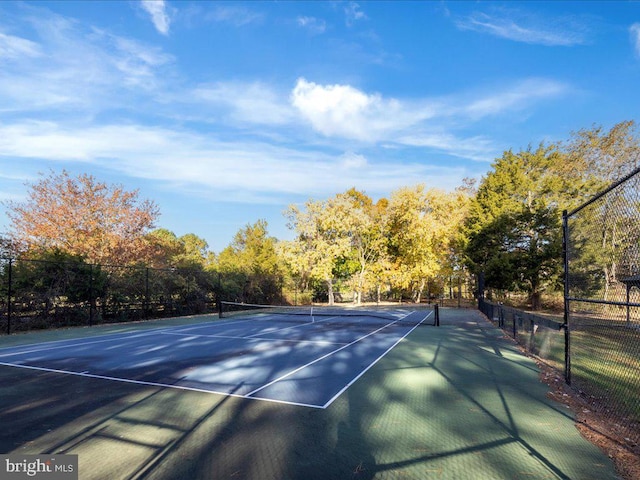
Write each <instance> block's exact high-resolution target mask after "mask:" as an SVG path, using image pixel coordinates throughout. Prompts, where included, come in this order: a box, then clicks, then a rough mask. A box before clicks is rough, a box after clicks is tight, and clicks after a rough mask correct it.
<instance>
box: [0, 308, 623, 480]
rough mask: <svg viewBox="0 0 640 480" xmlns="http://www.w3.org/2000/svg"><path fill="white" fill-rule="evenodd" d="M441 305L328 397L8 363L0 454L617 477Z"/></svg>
mask: <svg viewBox="0 0 640 480" xmlns="http://www.w3.org/2000/svg"><path fill="white" fill-rule="evenodd" d="M440 315H441V317H440V318H441V325H442V326H441V327H432V326H429V327H426V326H425V327H419V328H416V329H415V330H414V331H413V332H412V333H411V334H410V335H409V336H408V337H406V338H405V339H404V340H402V341H401V342H400V343H399V344H398V345H397V346H396V347H395V348H394V349H392V350H391V351H390V352H388V353H387V355H386V356H384V357H383V358H382V359H381V360H380V361H378V362H377V363H376V364H375V365H374V366H373V367H371V368H370V369H369V370H367V371H366V373H365V374H364V375H362V376H361V377H360V378H358V379H357V381H355V382H354V383H353V384H352V385H351V386H350V387H349V388H348V389H347V390H346V391H345V392H343V393H342V395H340V396H339V397H338V398H337V399H336V400H335V401H334V402H333V403H332V404H331V405H330V406H329V407H328V408H326V409H317V408H307V407H300V406H294V405H286V404H279V403H273V402H265V401H259V400H253V399H245V398H236V397H232V396H222V395H218V394H211V393H203V392H195V391H180V390H175V389H168V388H159V387H152V386H142V385H135V384H127V383H120V382H114V381H108V380H103V379H97V378H83V377H77V376H71V375H60V374H56V373H54V372H45V371H42V372H39V371H32V370H25V369H20V368H15V367H11V366H1V367H0V424H1V425H2V432H1V433H0V453H14V452H15V453H67V454H78V455H79V464H80V467H79V472H80V478H81V479H105V480H106V479H109V480H115V479H134V478H136V479H137V478H145V479H207V480H218V479H230V480H231V479H253V480H270V479H273V480H286V479H296V480H297V479H300V480H311V479H318V480H331V479H400V480H402V479H420V480H422V479H456V480H459V479H473V480H475V479H555V478H563V479H576V480H588V479H593V480H606V479H615V478H618V477H617V475H616V473H615V470H614V468H613V464H612V462H610V460H609V459H608V458H607V456H606V455H604V454H603V453H602V452H600V451H599V450H598V449H597V448H596V447H595V446H593V445H591V444H590V443H589V442H588V441H586V440H585V439H583V438H582V437H581V436H580V434H579V432H578V430H577V429H576V428H575V425H574V420H573V417H572V414H571V412H570V411H569V410H568V409H567V408H566V407H565V406H563V405H560V404H558V403H556V402H554V401H552V400H550V399H548V398H547V396H546V393H547V391H548V388H547V386H546V385H544V384H543V383H541V382H540V381H539V379H538V376H539V371H538V368H537V367H536V364H535V363H534V362H533V361H532V360H531V359H529V358H527V357H525V356H523V355H522V354H521V353H520V352H519V350H518V348H517V347H516V346H515V345H514V344H513V342H512V341H510V340H509V339H506V338H504V337H503V335H502V333H501V331H500V330H498V329H496V328H494V327H493V326H492V325H491V324H490V323H489V322H487V321H486V320H485V319H484V317H482V315H481V314H480V313H479V312H477V311H474V310H456V309H441V310H440ZM188 321H198V319H191V320H188ZM145 325H150V324H145ZM118 328H135V327H133V326H125V327H118ZM143 328H148V327H146V326H145V327H143ZM97 331H99V330H92V332H97ZM86 332H87V330H86V329H85V330H84V332H81V331H75V333H74V331H69V332H66V333H64V335H66V336H67V337H69V336H73V335H85V334H86ZM38 335H40V336H44V337H46V338H47V339H49V340H50V339H52V338H53V337H54V336H55V335H54V334H53V333H51V332H47V333H41V334H32V335H22V336H16V337H13V338H6V337H5V338H0V347H4V346H8V345H9V344H16V343H24V342H28V341H30V339H36V338H38ZM58 335H60V334H58ZM34 341H35V340H34Z"/></svg>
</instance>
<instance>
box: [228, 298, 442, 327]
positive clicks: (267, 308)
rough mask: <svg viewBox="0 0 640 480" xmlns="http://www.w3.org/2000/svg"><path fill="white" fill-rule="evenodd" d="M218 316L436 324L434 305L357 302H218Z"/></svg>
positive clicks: (331, 323) (347, 323) (327, 322)
mask: <svg viewBox="0 0 640 480" xmlns="http://www.w3.org/2000/svg"><path fill="white" fill-rule="evenodd" d="M219 316H220V318H254V319H256V320H260V321H275V322H296V323H318V324H324V325H327V326H334V327H340V326H354V325H366V326H371V325H389V326H393V325H397V326H404V327H406V326H407V325H411V326H413V325H436V315H435V314H434V308H433V306H425V307H419V308H415V307H413V308H393V307H366V308H365V307H357V306H353V307H351V306H333V307H329V306H317V305H304V306H291V305H257V304H250V303H241V302H228V301H222V302H220V309H219Z"/></svg>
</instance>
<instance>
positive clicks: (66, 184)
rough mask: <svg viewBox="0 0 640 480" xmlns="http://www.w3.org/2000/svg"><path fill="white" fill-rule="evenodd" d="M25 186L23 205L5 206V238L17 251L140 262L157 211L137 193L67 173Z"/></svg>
mask: <svg viewBox="0 0 640 480" xmlns="http://www.w3.org/2000/svg"><path fill="white" fill-rule="evenodd" d="M29 187H30V189H29V193H28V198H27V200H26V201H24V202H7V206H8V207H9V208H8V216H9V219H10V221H11V231H10V236H11V239H12V241H13V242H14V244H15V245H18V246H19V248H20V249H21V250H23V251H24V250H26V251H28V252H41V251H50V250H61V251H64V252H67V253H70V254H72V255H79V256H82V257H83V258H85V260H86V261H88V262H91V263H101V264H129V263H134V262H139V261H145V259H146V256H147V252H148V241H147V240H146V239H145V235H146V234H147V233H149V232H150V231H151V229H153V228H154V223H155V221H156V219H157V218H158V216H159V214H160V213H159V210H158V207H157V206H156V204H155V203H154V202H152V201H150V200H140V199H139V197H138V190H134V191H126V190H125V189H124V188H123V187H122V186H120V185H108V184H106V183H103V182H99V181H97V180H96V179H95V178H94V177H93V176H91V175H86V174H81V175H78V176H77V177H75V178H74V177H71V176H70V175H69V173H68V172H67V171H62V173H59V174H56V173H55V172H51V173H50V174H49V175H48V176H43V178H42V179H41V180H40V181H38V182H36V183H34V184H32V185H29Z"/></svg>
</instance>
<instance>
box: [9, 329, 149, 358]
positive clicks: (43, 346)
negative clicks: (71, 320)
mask: <svg viewBox="0 0 640 480" xmlns="http://www.w3.org/2000/svg"><path fill="white" fill-rule="evenodd" d="M128 333H130V332H128ZM151 333H154V334H156V333H157V332H140V333H136V334H134V335H131V334H129V335H124V339H126V340H128V339H135V338H139V337H146V336H149V335H150V334H151ZM114 335H117V334H115V333H113V334H108V335H107V336H109V337H113V336H114ZM103 336H104V335H100V336H99V337H103ZM92 338H95V337H92ZM73 340H74V339H68V340H53V341H51V342H43V343H36V344H27V345H16V346H13V347H5V348H3V349H2V350H8V349H20V348H29V347H31V350H19V351H16V352H12V353H3V354H0V357H11V356H13V355H22V354H23V353H36V352H42V351H47V352H48V351H49V350H55V349H57V348H67V347H83V346H84V345H92V344H94V343H104V342H115V341H116V340H122V338H120V337H119V338H103V339H102V340H90V339H87V341H84V342H76V343H65V344H64V345H58V346H56V347H51V346H50V345H51V344H52V343H60V342H71V341H73Z"/></svg>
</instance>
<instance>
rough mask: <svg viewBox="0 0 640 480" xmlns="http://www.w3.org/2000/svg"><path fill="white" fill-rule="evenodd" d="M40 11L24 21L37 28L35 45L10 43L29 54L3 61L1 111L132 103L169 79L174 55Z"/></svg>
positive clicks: (91, 108)
mask: <svg viewBox="0 0 640 480" xmlns="http://www.w3.org/2000/svg"><path fill="white" fill-rule="evenodd" d="M36 13H37V15H33V16H31V17H29V19H28V20H25V23H26V22H27V21H28V22H30V25H28V26H30V27H32V28H33V29H34V30H35V31H36V32H37V43H36V41H35V40H28V41H25V42H16V41H15V40H11V41H10V44H11V45H12V49H13V50H12V51H14V52H15V51H18V50H16V45H19V46H20V48H19V51H20V52H21V53H29V54H30V55H27V54H24V55H18V56H16V57H15V58H14V59H12V61H11V62H6V63H4V64H3V72H2V73H3V74H2V75H0V111H5V112H6V111H13V112H16V111H22V112H27V111H33V110H43V109H46V108H55V109H56V112H55V113H56V114H60V113H61V112H62V111H66V112H68V111H74V112H75V113H80V112H82V113H85V112H86V111H91V112H93V111H95V110H97V109H101V108H118V107H121V106H125V107H128V106H130V105H131V102H130V99H131V98H130V95H131V94H132V92H137V93H144V94H145V95H147V94H150V93H151V94H152V93H153V92H154V90H155V89H156V88H157V87H158V84H159V83H160V82H164V81H165V80H166V77H167V76H166V73H167V67H170V65H172V62H173V58H172V57H171V56H170V55H167V54H165V53H163V52H162V50H161V49H159V48H158V47H153V46H148V45H145V44H143V43H141V42H138V41H135V40H132V39H130V38H126V37H121V36H117V35H112V34H110V33H108V32H105V31H103V30H98V29H95V28H91V27H86V26H85V25H83V24H81V23H79V22H76V21H74V20H72V19H68V18H64V17H61V16H58V15H54V14H51V13H49V12H47V11H45V10H37V11H36ZM4 40H5V42H4V45H5V48H7V47H6V45H7V41H6V38H5V39H4ZM0 43H2V40H0ZM160 71H161V72H162V73H163V74H165V75H164V77H163V76H159V75H158V72H160ZM51 111H52V110H50V112H51Z"/></svg>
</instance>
